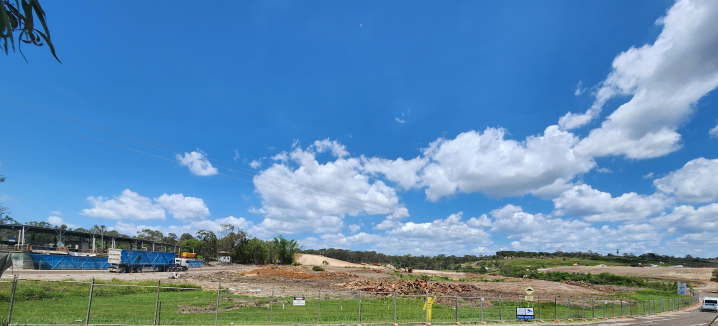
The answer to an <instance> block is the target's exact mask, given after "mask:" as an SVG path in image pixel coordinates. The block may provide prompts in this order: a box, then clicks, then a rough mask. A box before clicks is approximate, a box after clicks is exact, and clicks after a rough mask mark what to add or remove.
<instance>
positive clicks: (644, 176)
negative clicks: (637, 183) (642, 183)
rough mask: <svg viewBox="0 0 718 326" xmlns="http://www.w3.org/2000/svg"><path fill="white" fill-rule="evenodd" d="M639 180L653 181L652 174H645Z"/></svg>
mask: <svg viewBox="0 0 718 326" xmlns="http://www.w3.org/2000/svg"><path fill="white" fill-rule="evenodd" d="M641 178H643V179H653V172H649V173H647V174H644V175H643V176H641Z"/></svg>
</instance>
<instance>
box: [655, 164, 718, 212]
mask: <svg viewBox="0 0 718 326" xmlns="http://www.w3.org/2000/svg"><path fill="white" fill-rule="evenodd" d="M653 185H655V186H656V188H658V190H660V191H662V192H664V193H667V194H674V195H675V196H676V197H677V198H678V200H679V201H684V202H691V203H707V202H712V201H717V200H718V159H713V160H709V159H705V158H702V157H701V158H697V159H694V160H691V161H689V162H688V163H686V164H685V165H684V166H683V167H682V168H680V169H678V170H676V171H673V172H671V173H669V174H668V175H667V176H665V177H663V178H660V179H656V180H653Z"/></svg>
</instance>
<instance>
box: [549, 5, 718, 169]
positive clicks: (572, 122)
mask: <svg viewBox="0 0 718 326" xmlns="http://www.w3.org/2000/svg"><path fill="white" fill-rule="evenodd" d="M717 17H718V2H716V1H709V0H705V1H700V0H697V1H688V0H681V1H678V2H677V3H676V4H675V5H674V6H673V7H672V8H671V9H670V10H669V11H668V14H667V15H666V16H665V17H663V18H662V19H659V20H658V22H657V23H659V24H662V25H663V31H662V32H661V34H660V36H659V37H658V39H657V40H656V41H655V43H654V44H652V45H644V46H642V47H640V48H635V47H632V48H631V49H629V50H627V51H626V52H623V53H621V54H620V55H618V56H617V57H616V58H615V59H614V61H613V71H612V72H611V73H610V74H609V75H608V77H607V78H606V80H604V81H603V82H602V83H601V85H600V88H599V90H598V92H597V95H596V100H595V102H594V104H593V105H592V106H591V108H589V109H588V111H587V112H586V113H585V114H573V113H568V114H567V115H565V116H564V117H562V118H561V119H560V120H559V124H560V125H561V127H562V128H563V129H564V130H569V129H572V128H577V127H580V126H583V125H584V124H586V123H587V122H589V121H590V120H592V119H594V118H596V117H598V115H599V113H600V111H601V109H602V108H603V106H604V104H605V103H606V102H607V101H608V100H609V99H612V98H615V97H617V96H625V95H629V96H632V98H631V100H630V101H628V102H627V103H625V104H623V105H621V106H620V107H619V108H618V109H617V110H616V111H615V112H613V113H612V114H611V115H610V116H608V117H607V118H606V120H605V121H604V122H603V123H602V125H601V127H600V128H597V129H594V130H592V131H591V132H590V133H589V136H588V137H586V138H585V139H583V140H582V141H581V143H580V144H579V145H578V146H577V147H576V150H577V152H579V153H583V154H584V155H592V156H603V155H625V156H626V157H629V158H634V159H644V158H651V157H658V156H663V155H666V154H668V153H671V152H673V151H675V150H677V149H678V148H680V147H681V144H680V140H681V136H680V134H678V133H677V132H676V129H677V128H678V127H679V126H680V125H681V124H682V123H684V122H685V121H686V120H687V118H688V117H689V116H690V115H691V114H692V113H693V111H694V106H695V103H696V102H697V101H698V100H699V99H701V98H702V97H703V96H705V95H706V94H707V93H708V92H710V91H711V90H713V89H714V88H715V87H716V86H718V19H716V18H717Z"/></svg>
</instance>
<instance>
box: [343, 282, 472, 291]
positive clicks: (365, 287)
mask: <svg viewBox="0 0 718 326" xmlns="http://www.w3.org/2000/svg"><path fill="white" fill-rule="evenodd" d="M337 286H342V287H345V288H348V289H351V290H359V291H366V292H394V290H396V292H397V293H399V294H425V293H430V294H454V293H465V292H469V293H472V292H476V291H480V290H481V289H480V288H479V287H478V286H476V285H473V284H464V283H455V284H448V283H440V282H427V281H424V280H414V281H371V280H363V281H354V282H348V283H341V284H337Z"/></svg>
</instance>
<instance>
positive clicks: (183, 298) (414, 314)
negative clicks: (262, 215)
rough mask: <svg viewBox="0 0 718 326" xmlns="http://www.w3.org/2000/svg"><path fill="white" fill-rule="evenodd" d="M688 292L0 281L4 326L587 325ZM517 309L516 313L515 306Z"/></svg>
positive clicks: (660, 306)
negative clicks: (563, 293)
mask: <svg viewBox="0 0 718 326" xmlns="http://www.w3.org/2000/svg"><path fill="white" fill-rule="evenodd" d="M694 295H695V294H693V295H686V296H680V297H674V298H663V299H652V300H636V299H632V298H628V299H626V298H600V297H597V296H586V297H558V296H556V297H541V296H535V297H534V298H533V300H532V301H526V300H524V299H525V298H523V297H518V296H515V295H513V296H511V295H503V294H502V295H491V296H484V295H483V294H482V295H479V296H467V295H461V294H459V293H455V294H454V295H446V294H444V295H432V294H415V295H402V294H399V293H396V292H363V291H334V290H332V291H327V290H322V289H316V290H314V291H310V292H299V291H290V290H287V289H284V288H274V287H273V288H272V290H271V291H267V290H264V291H262V290H259V289H257V290H246V289H242V290H237V289H234V288H231V287H222V286H221V285H217V288H216V289H208V288H206V287H205V288H204V289H203V288H201V287H199V286H198V285H193V284H178V283H161V282H159V281H142V282H135V283H134V284H128V283H127V282H124V281H120V280H116V279H114V280H109V281H108V280H103V281H100V280H94V279H93V280H92V281H90V282H87V281H74V280H65V281H31V280H18V279H17V278H16V279H15V280H14V281H12V282H8V281H0V318H1V319H0V323H2V324H6V323H7V324H46V325H52V324H66V325H71V324H77V325H86V324H125V325H289V324H292V325H319V324H325V325H341V324H344V325H354V324H362V325H371V324H387V323H398V324H407V323H412V324H415V323H423V322H431V323H436V324H451V323H455V322H460V323H478V322H499V321H517V318H518V311H521V310H522V309H527V308H528V309H530V310H531V312H532V315H533V317H534V319H537V320H538V319H541V320H561V321H565V320H568V319H571V320H582V319H584V320H589V319H602V318H605V319H610V318H621V317H636V316H645V315H653V314H659V313H662V312H666V311H674V310H679V309H682V308H686V307H689V306H692V305H693V304H695V303H696V298H695V297H694ZM517 308H518V309H517Z"/></svg>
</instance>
